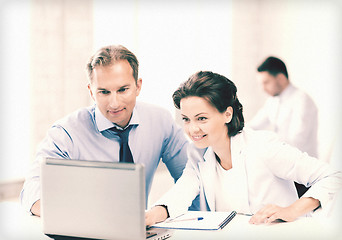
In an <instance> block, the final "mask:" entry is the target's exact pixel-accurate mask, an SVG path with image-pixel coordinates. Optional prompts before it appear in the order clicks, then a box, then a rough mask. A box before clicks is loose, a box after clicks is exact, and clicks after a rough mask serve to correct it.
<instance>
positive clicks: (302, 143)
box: [249, 57, 318, 196]
mask: <svg viewBox="0 0 342 240" xmlns="http://www.w3.org/2000/svg"><path fill="white" fill-rule="evenodd" d="M257 79H258V81H259V82H260V83H261V85H262V86H263V88H264V91H265V92H266V93H267V94H268V95H270V97H269V98H268V99H267V100H266V103H265V105H264V106H263V107H262V108H261V109H260V110H259V112H258V113H257V114H256V116H255V117H254V118H253V119H252V120H251V121H250V122H249V127H251V128H254V129H268V130H272V131H274V132H276V133H277V134H278V135H279V137H280V139H281V140H283V141H285V142H287V143H288V144H290V145H292V146H295V147H297V148H298V149H299V150H301V151H303V152H307V153H308V154H309V155H310V156H313V157H317V128H318V113H317V107H316V105H315V103H314V102H313V100H312V99H311V98H310V97H309V96H308V95H307V94H306V93H305V92H303V91H301V90H300V89H298V88H296V87H295V86H293V85H292V84H291V82H290V81H289V77H288V73H287V69H286V66H285V64H284V62H283V61H281V60H280V59H278V58H275V57H268V58H267V59H266V60H265V61H264V62H263V63H262V64H261V65H260V66H259V67H258V73H257ZM297 191H298V193H299V195H300V196H301V195H302V193H303V192H305V189H302V187H299V186H298V187H297Z"/></svg>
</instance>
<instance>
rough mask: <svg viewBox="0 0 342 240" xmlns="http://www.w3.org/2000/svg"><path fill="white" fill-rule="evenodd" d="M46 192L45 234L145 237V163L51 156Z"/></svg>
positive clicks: (45, 165) (44, 175) (44, 176)
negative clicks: (56, 157)
mask: <svg viewBox="0 0 342 240" xmlns="http://www.w3.org/2000/svg"><path fill="white" fill-rule="evenodd" d="M41 188H42V189H41V194H42V196H41V197H42V198H41V211H42V212H41V216H42V222H43V231H44V233H45V234H50V235H64V236H75V237H84V238H97V239H145V232H146V229H145V201H146V200H145V172H144V166H143V165H141V164H130V163H109V162H99V161H83V160H66V159H52V158H46V159H44V160H43V161H42V164H41Z"/></svg>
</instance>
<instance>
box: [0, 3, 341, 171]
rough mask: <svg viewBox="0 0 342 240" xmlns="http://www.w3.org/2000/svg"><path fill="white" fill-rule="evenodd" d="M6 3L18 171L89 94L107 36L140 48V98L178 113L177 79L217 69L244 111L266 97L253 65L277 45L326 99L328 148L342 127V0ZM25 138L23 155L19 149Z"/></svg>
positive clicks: (8, 131)
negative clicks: (91, 66)
mask: <svg viewBox="0 0 342 240" xmlns="http://www.w3.org/2000/svg"><path fill="white" fill-rule="evenodd" d="M0 11H1V18H0V19H1V29H0V30H1V36H2V37H1V51H2V55H1V63H2V68H1V69H2V71H1V79H2V81H1V86H2V87H1V98H2V99H1V102H2V109H3V110H4V112H6V114H5V117H3V118H2V123H3V124H2V128H1V129H2V130H1V132H2V133H3V136H2V139H6V141H2V146H1V154H2V155H1V161H2V162H1V167H2V166H5V167H2V169H8V171H6V172H14V175H16V176H18V174H19V175H20V176H22V174H23V172H22V171H17V169H21V170H22V169H23V167H22V165H23V164H24V163H26V162H27V161H29V159H32V158H33V156H34V152H35V149H36V147H37V144H38V142H39V141H41V140H42V138H43V137H44V135H45V134H46V131H47V129H48V128H49V126H50V125H51V124H52V123H53V122H54V121H55V120H57V119H59V118H60V117H62V116H64V115H66V114H67V113H69V112H71V111H73V110H74V109H76V108H78V107H81V106H86V105H89V104H90V103H91V100H90V98H89V95H88V92H87V89H86V83H87V82H86V81H87V79H86V76H85V72H84V64H85V62H86V60H87V59H88V57H89V55H90V54H92V53H93V51H94V50H95V49H98V48H99V47H101V46H103V45H106V44H113V43H114V44H115V43H120V44H123V45H125V46H127V47H128V48H129V49H131V50H132V51H133V52H135V53H136V54H137V56H138V58H139V60H140V63H141V71H140V75H141V77H142V78H143V90H142V92H141V95H140V96H139V98H140V100H142V101H148V102H153V103H156V104H160V105H162V106H164V107H166V108H168V109H169V110H170V111H171V112H172V113H174V107H173V105H172V100H171V94H172V92H173V91H174V90H175V88H176V87H177V86H178V85H179V83H180V82H182V81H184V80H186V79H187V77H188V76H189V75H190V74H192V73H194V72H195V71H197V70H212V71H216V72H219V73H221V74H224V75H226V76H227V77H229V78H230V79H232V80H233V81H234V82H235V83H236V84H237V86H238V95H239V98H240V100H241V102H242V103H243V105H244V110H245V118H246V120H247V121H248V120H249V119H250V118H251V117H252V116H253V115H254V114H255V112H256V111H257V109H258V108H259V107H260V106H261V105H262V104H263V102H264V100H265V98H266V96H265V94H264V93H263V92H262V90H261V88H259V86H258V85H257V82H256V81H255V69H256V66H257V65H258V64H260V62H261V61H262V60H263V59H264V58H266V57H267V56H268V55H276V56H278V57H280V58H282V59H283V60H284V61H285V62H286V64H287V65H288V70H289V74H290V78H291V81H292V82H293V83H294V84H295V85H297V86H299V87H301V88H303V89H305V90H306V91H307V92H308V93H309V94H310V95H311V96H312V97H313V98H314V100H315V102H316V103H317V105H318V107H319V109H320V122H321V126H320V129H319V133H320V136H321V141H320V142H321V152H322V153H323V156H325V157H326V156H328V155H329V151H330V150H329V149H330V146H332V142H333V139H334V138H335V136H336V135H337V132H338V131H337V130H336V129H338V130H340V128H341V127H340V125H341V124H340V122H341V110H340V109H341V107H340V105H339V104H340V102H341V97H340V95H339V93H338V90H339V89H340V83H339V82H340V81H339V68H340V66H341V56H342V55H341V48H340V42H342V41H341V40H342V39H341V29H342V28H341V25H340V23H341V17H340V15H341V14H340V13H341V5H340V4H339V1H335V0H327V1H306V0H304V1H271V0H258V1H252V0H231V1H219V0H218V1H209V0H202V1H195V0H191V1H154V0H147V1H142V0H133V1H119V0H114V1H107V0H93V1H91V0H87V1H82V0H45V1H43V0H32V1H27V2H25V4H24V2H23V1H8V2H6V3H4V4H3V5H2V8H1V9H0ZM16 19H19V21H20V22H19V23H18V22H17V23H16V24H15V25H13V24H12V23H13V22H15V20H16ZM16 84H17V85H16ZM27 93H29V94H28V95H27ZM4 103H6V104H4ZM19 145H22V147H20V152H21V155H20V154H19V153H16V154H13V153H14V152H15V151H17V149H18V146H19ZM25 146H29V147H25ZM13 155H15V156H13ZM28 155H29V156H28ZM9 165H11V166H10V167H9V168H7V166H9ZM1 176H4V175H3V174H1Z"/></svg>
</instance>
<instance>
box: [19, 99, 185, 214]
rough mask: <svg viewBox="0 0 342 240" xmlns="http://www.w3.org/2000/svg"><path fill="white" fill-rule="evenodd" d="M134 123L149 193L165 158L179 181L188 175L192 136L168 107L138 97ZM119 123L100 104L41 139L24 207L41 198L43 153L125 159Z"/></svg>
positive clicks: (134, 147) (137, 156)
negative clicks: (185, 171)
mask: <svg viewBox="0 0 342 240" xmlns="http://www.w3.org/2000/svg"><path fill="white" fill-rule="evenodd" d="M129 125H133V126H132V129H131V130H130V133H129V147H130V149H131V152H132V155H133V159H134V162H135V163H142V164H144V166H145V175H146V196H148V193H149V192H150V188H151V185H152V179H153V175H154V173H155V171H156V169H157V166H158V164H159V161H160V159H162V161H163V162H164V163H165V164H166V166H167V168H168V170H169V172H170V174H171V176H172V177H173V178H174V180H175V181H176V180H177V179H178V178H179V177H180V176H181V175H182V173H183V169H184V168H185V165H186V162H187V156H186V148H187V145H188V141H187V140H186V138H185V135H184V133H183V131H182V129H181V128H180V127H178V126H177V125H176V124H175V122H174V121H173V119H172V116H171V114H170V113H169V112H168V111H166V110H165V109H162V108H160V107H157V106H153V105H150V104H147V103H141V102H137V103H136V106H135V108H134V110H133V114H132V118H131V120H130V123H129ZM113 126H115V125H114V124H113V123H112V122H110V121H109V120H108V119H107V118H105V117H104V116H103V115H102V113H101V112H100V110H99V109H98V108H97V107H96V106H95V105H94V106H92V107H88V108H82V109H80V110H78V111H76V112H74V113H72V114H70V115H68V116H66V117H65V118H63V119H61V120H59V121H57V122H56V123H55V124H54V125H53V126H52V127H51V128H50V129H49V131H48V133H47V136H46V137H45V138H44V140H43V141H42V143H41V144H40V146H39V148H38V152H37V156H36V159H35V161H34V162H33V165H32V168H31V169H30V172H29V174H28V175H27V177H26V180H25V184H24V187H23V190H22V192H21V202H22V205H23V207H24V208H25V209H26V210H27V211H29V210H30V209H31V207H32V205H33V204H34V203H35V202H36V201H37V200H39V199H40V165H39V164H40V159H41V158H43V157H54V158H65V159H78V160H93V161H105V162H119V150H120V139H119V136H118V135H117V133H115V132H113V131H110V130H109V128H112V127H113ZM146 198H147V197H146ZM146 202H147V201H146Z"/></svg>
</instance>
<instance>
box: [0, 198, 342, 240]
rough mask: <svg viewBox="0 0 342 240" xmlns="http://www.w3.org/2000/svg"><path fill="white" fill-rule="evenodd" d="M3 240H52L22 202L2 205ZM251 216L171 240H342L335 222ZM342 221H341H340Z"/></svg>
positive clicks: (181, 232) (176, 235)
mask: <svg viewBox="0 0 342 240" xmlns="http://www.w3.org/2000/svg"><path fill="white" fill-rule="evenodd" d="M0 216H1V217H0V239H1V240H17V239H25V240H31V239H32V240H33V239H34V240H41V239H50V238H48V237H47V236H45V235H44V234H43V233H42V226H41V219H40V218H39V217H35V216H30V215H29V214H28V213H26V212H24V211H23V210H22V208H21V207H20V205H19V203H16V202H1V203H0ZM249 218H250V217H248V216H242V215H237V216H236V217H235V218H234V219H233V220H232V221H231V222H230V223H229V224H228V225H227V226H226V227H225V228H224V229H222V230H219V231H195V230H177V231H175V232H174V235H173V236H172V237H171V238H170V240H181V239H206V240H207V239H215V240H217V239H234V240H236V239H253V240H257V239H263V240H265V239H272V240H273V239H277V240H278V239H286V240H289V239H310V240H313V239H323V240H330V239H331V240H337V239H342V225H341V222H340V221H336V219H334V220H333V219H326V218H318V217H316V218H300V219H298V220H296V221H294V222H291V223H277V224H272V225H252V224H249V223H248V220H249ZM339 219H340V218H339Z"/></svg>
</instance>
